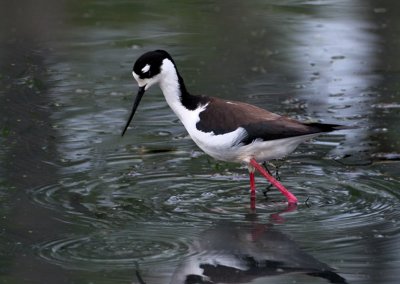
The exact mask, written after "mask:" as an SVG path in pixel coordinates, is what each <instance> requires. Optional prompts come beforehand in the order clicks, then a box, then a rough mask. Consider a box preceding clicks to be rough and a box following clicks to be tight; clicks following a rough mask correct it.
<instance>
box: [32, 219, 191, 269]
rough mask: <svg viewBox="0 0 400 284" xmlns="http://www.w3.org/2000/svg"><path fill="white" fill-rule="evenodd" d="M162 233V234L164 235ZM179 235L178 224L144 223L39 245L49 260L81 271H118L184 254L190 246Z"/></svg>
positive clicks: (38, 249) (152, 264) (40, 251)
mask: <svg viewBox="0 0 400 284" xmlns="http://www.w3.org/2000/svg"><path fill="white" fill-rule="evenodd" d="M160 232H162V234H160ZM188 247H189V244H187V242H186V240H184V239H181V238H179V236H178V235H177V233H176V226H170V227H167V226H165V225H160V226H157V224H152V226H141V225H137V226H136V227H135V228H132V229H129V230H118V231H104V232H101V233H99V232H97V233H96V234H91V235H89V236H84V237H70V238H64V239H58V240H53V241H50V242H46V243H42V244H40V245H38V246H37V247H36V250H37V252H38V254H39V256H40V257H42V258H44V259H46V260H47V261H49V262H51V263H54V264H57V265H60V266H63V267H66V268H69V269H79V270H89V271H98V270H107V269H111V270H115V269H127V268H134V267H135V266H136V265H137V264H138V263H140V267H147V266H149V267H154V264H155V263H165V262H169V261H173V260H176V259H181V258H182V257H184V256H185V255H186V254H187V253H188V251H189V249H188Z"/></svg>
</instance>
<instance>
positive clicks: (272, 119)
mask: <svg viewBox="0 0 400 284" xmlns="http://www.w3.org/2000/svg"><path fill="white" fill-rule="evenodd" d="M132 74H133V77H134V78H135V80H136V81H137V83H138V85H139V91H138V93H137V96H136V99H135V102H134V104H133V108H132V112H131V114H130V116H129V119H128V122H127V123H126V125H125V128H124V130H123V132H122V135H124V134H125V131H126V130H127V128H128V126H129V123H130V122H131V120H132V117H133V115H134V114H135V111H136V109H137V107H138V105H139V103H140V100H141V99H142V97H143V95H144V93H145V91H146V90H147V89H149V88H150V87H151V86H152V85H154V84H156V83H158V84H159V85H160V88H161V90H162V92H163V94H164V96H165V99H166V101H167V103H168V105H169V106H170V107H171V109H172V110H173V111H174V112H175V114H176V115H177V116H178V117H179V119H180V120H181V121H182V123H183V125H184V126H185V128H186V130H187V131H188V133H189V135H190V137H191V138H192V139H193V141H194V142H195V143H196V144H197V145H198V146H199V147H200V148H201V149H202V150H203V151H204V152H206V153H207V154H208V155H210V156H212V157H214V158H215V159H217V160H222V161H228V162H240V163H246V164H247V165H248V169H249V175H250V190H251V200H252V202H251V207H252V208H254V207H255V182H254V171H255V170H258V171H259V172H260V173H261V174H262V175H263V176H264V177H265V178H266V179H267V180H269V182H271V183H272V184H273V185H274V186H275V187H277V188H278V189H279V190H280V191H281V192H282V194H284V195H285V196H286V198H287V201H288V202H289V203H290V204H295V203H297V198H296V197H295V196H294V195H293V194H292V193H290V192H289V191H288V190H287V189H286V188H285V187H284V186H283V185H282V184H281V183H280V182H278V181H277V180H276V179H275V178H273V177H272V176H271V175H270V174H269V173H268V172H267V171H266V170H265V169H264V168H263V167H262V166H261V165H260V164H259V162H263V161H269V160H272V159H278V158H282V157H284V156H286V155H288V154H289V153H291V152H292V151H294V149H295V148H296V147H297V146H298V145H299V144H300V143H301V142H303V141H305V140H308V139H310V138H312V137H315V136H317V135H319V134H321V133H324V132H330V131H333V130H339V129H343V128H346V127H343V126H340V125H336V124H321V123H302V122H299V121H296V120H293V119H290V118H288V117H284V116H281V115H278V114H275V113H272V112H269V111H267V110H264V109H261V108H258V107H256V106H253V105H250V104H246V103H242V102H237V101H226V100H222V99H219V98H214V97H208V96H194V95H191V94H189V92H188V91H187V90H186V87H185V84H184V81H183V79H182V77H181V76H180V74H179V72H178V69H177V67H176V65H175V62H174V60H173V59H172V57H171V56H170V55H169V54H168V53H167V52H166V51H164V50H155V51H150V52H147V53H145V54H143V55H142V56H140V57H139V59H138V60H137V61H136V62H135V64H134V66H133V71H132Z"/></svg>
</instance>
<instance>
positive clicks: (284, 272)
mask: <svg viewBox="0 0 400 284" xmlns="http://www.w3.org/2000/svg"><path fill="white" fill-rule="evenodd" d="M171 2H172V1H162V0H157V1H50V0H48V1H40V2H36V1H28V0H24V1H3V2H2V3H1V6H0V15H1V17H0V18H1V22H0V115H1V116H0V203H1V206H0V283H141V280H140V279H139V278H142V279H143V281H145V282H146V283H148V284H150V283H179V282H178V281H180V280H177V279H182V277H184V276H185V275H187V271H188V269H189V267H190V266H191V264H192V263H193V262H195V261H203V262H205V261H212V260H213V259H214V258H215V259H221V258H224V257H227V256H231V255H235V254H236V255H238V254H240V255H246V256H247V257H249V256H251V257H253V258H259V259H263V260H268V261H269V262H268V263H269V264H270V266H269V267H267V268H268V269H267V268H266V269H265V270H263V271H259V270H252V271H250V272H247V273H245V277H242V278H241V279H240V280H239V279H238V278H237V279H236V280H231V282H230V283H294V282H296V283H329V278H327V277H322V276H321V275H319V277H315V275H314V277H313V276H311V275H310V272H315V271H320V270H321V269H322V270H324V269H328V268H329V267H333V268H334V269H336V270H335V271H336V273H337V274H338V275H340V277H342V278H343V279H346V281H347V282H348V283H398V281H399V276H398V270H399V269H400V258H399V255H400V228H399V218H400V214H399V209H400V204H399V198H400V195H399V189H400V178H399V169H400V167H399V157H400V156H399V155H400V145H399V138H400V137H399V134H398V133H399V123H398V122H399V119H400V117H399V116H400V112H399V109H400V104H399V99H400V93H399V90H400V85H399V82H400V80H399V79H400V78H399V74H400V72H399V71H400V60H399V56H398V50H399V48H400V41H399V38H398V34H399V30H400V21H399V20H398V15H397V11H398V9H397V8H399V7H398V6H399V5H400V4H398V1H395V0H390V1H389V0H388V1H379V2H378V1H365V0H364V1H361V0H354V1H174V2H173V3H171ZM152 49H165V50H167V51H168V52H169V53H170V54H171V55H172V56H173V57H174V59H175V61H176V63H177V65H178V67H179V70H180V73H181V74H182V76H183V77H184V78H185V82H186V84H187V87H188V88H189V90H190V91H191V92H192V93H195V94H207V95H212V96H218V97H221V98H230V99H234V100H240V101H245V102H248V103H252V104H255V105H258V106H260V107H263V108H267V109H269V110H271V111H274V112H278V113H280V114H284V115H288V116H291V117H293V118H296V119H301V120H305V121H308V120H313V121H321V122H327V123H339V124H345V125H355V126H358V128H357V129H354V130H348V131H340V132H335V133H332V134H329V135H324V136H321V137H319V138H318V139H316V140H314V141H310V142H308V143H306V144H303V145H302V146H300V147H299V148H298V149H297V150H296V151H295V153H293V154H292V155H290V156H289V157H288V158H287V159H285V160H284V161H283V162H280V164H282V165H281V167H280V170H279V173H280V176H281V178H282V183H283V184H284V185H285V186H287V187H288V188H289V189H290V190H291V191H292V192H293V193H294V194H295V195H296V196H297V197H298V198H299V200H300V204H299V205H298V206H297V207H296V208H286V205H285V203H284V202H283V201H284V198H283V197H282V196H281V195H280V194H279V192H277V191H276V190H271V191H269V192H268V198H267V199H266V198H265V197H264V195H263V193H262V189H264V188H266V187H267V186H268V184H267V183H266V181H265V180H263V179H262V178H261V177H257V181H256V182H257V186H258V189H259V191H258V192H257V209H256V212H255V213H251V212H250V210H249V194H248V189H249V184H248V176H247V170H246V168H245V167H244V166H242V165H237V164H229V163H222V162H218V161H215V160H213V159H212V158H210V157H207V156H206V155H205V154H203V153H202V152H201V151H200V150H199V149H198V148H197V147H196V145H195V144H194V143H193V142H192V141H191V140H190V138H189V137H188V135H187V133H186V131H185V129H184V128H183V126H182V125H181V124H180V122H179V120H178V119H177V118H176V117H175V115H174V114H173V113H172V111H171V110H170V109H169V108H168V106H167V104H166V102H165V100H164V98H163V96H162V94H161V92H160V90H159V89H157V88H152V89H151V90H150V91H149V92H147V93H146V96H145V97H144V98H143V100H142V103H141V105H140V108H139V109H138V111H137V113H136V115H135V118H134V121H133V123H132V124H131V126H132V127H131V128H130V129H129V130H128V132H127V134H126V135H125V136H124V137H123V138H121V137H120V133H121V130H122V128H123V126H124V124H125V122H126V119H127V117H128V115H129V110H130V108H131V104H132V101H133V97H134V94H135V93H136V91H137V85H136V83H135V82H134V80H133V78H132V76H131V68H132V65H133V62H134V61H135V59H136V58H137V57H138V56H140V55H141V54H142V53H144V52H145V51H148V50H152ZM306 200H307V202H306ZM277 263H278V264H279V265H280V264H281V263H286V265H287V266H286V267H285V268H284V269H282V268H281V267H280V266H279V265H278V264H277ZM272 264H274V265H278V266H279V268H276V267H275V266H273V265H272ZM261 266H262V265H261ZM267 266H268V265H267ZM328 266H329V267H328ZM213 268H218V267H217V266H215V267H213ZM219 268H220V267H219ZM329 269H330V268H329ZM223 271H224V270H221V269H220V270H218V269H217V276H215V277H214V278H212V277H211V279H212V280H213V281H214V282H212V283H226V282H228V280H227V279H228V278H224V277H228V276H232V273H227V274H226V275H225V274H224V273H223ZM235 273H238V271H236V272H235ZM239 274H240V273H239ZM239 274H238V275H239ZM138 275H139V278H138ZM218 277H219V278H218ZM217 279H219V280H217ZM221 279H222V280H221ZM224 279H225V280H224ZM143 281H142V282H143ZM224 281H225V282H224ZM331 281H333V280H332V279H331ZM181 283H182V282H181ZM196 283H200V282H196ZM337 283H339V282H337ZM341 283H344V282H341Z"/></svg>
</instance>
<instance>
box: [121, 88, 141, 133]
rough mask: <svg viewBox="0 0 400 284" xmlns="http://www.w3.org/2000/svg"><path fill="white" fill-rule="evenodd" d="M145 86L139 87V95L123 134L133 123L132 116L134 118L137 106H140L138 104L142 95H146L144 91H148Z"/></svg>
mask: <svg viewBox="0 0 400 284" xmlns="http://www.w3.org/2000/svg"><path fill="white" fill-rule="evenodd" d="M145 87H146V86H143V87H139V90H138V93H137V95H136V99H135V102H134V103H133V107H132V112H131V115H130V116H129V119H128V122H127V123H126V125H125V128H124V130H123V131H122V134H121V136H124V134H125V132H126V130H127V129H128V126H129V123H131V120H132V118H133V115H134V114H135V112H136V109H137V107H138V105H139V103H140V100H141V99H142V97H143V95H144V92H145V91H146V90H145Z"/></svg>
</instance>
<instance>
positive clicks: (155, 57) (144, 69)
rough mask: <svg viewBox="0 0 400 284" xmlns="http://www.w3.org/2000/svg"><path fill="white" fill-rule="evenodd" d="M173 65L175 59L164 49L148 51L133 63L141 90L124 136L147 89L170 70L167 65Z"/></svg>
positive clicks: (133, 73)
mask: <svg viewBox="0 0 400 284" xmlns="http://www.w3.org/2000/svg"><path fill="white" fill-rule="evenodd" d="M171 66H172V67H174V66H175V64H174V61H173V60H172V57H171V56H170V55H169V54H168V52H166V51H164V50H154V51H149V52H146V53H145V54H143V55H142V56H140V57H139V58H138V59H137V60H136V62H135V64H134V65H133V69H132V75H133V78H135V80H136V82H137V83H138V85H139V90H138V93H137V95H136V98H135V102H134V104H133V107H132V111H131V114H130V116H129V119H128V121H127V123H126V125H125V128H124V130H123V131H122V136H123V135H124V134H125V132H126V130H127V129H128V126H129V123H130V122H131V120H132V118H133V115H134V114H135V112H136V109H137V107H138V106H139V103H140V100H141V99H142V97H143V95H144V93H145V91H146V90H148V89H149V88H150V87H151V86H152V85H154V84H156V83H159V82H160V80H161V78H162V75H163V72H168V70H167V69H168V68H166V67H171Z"/></svg>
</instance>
